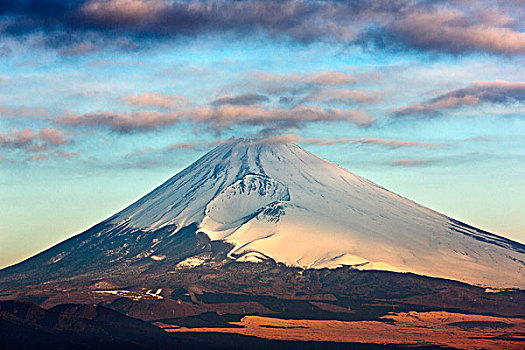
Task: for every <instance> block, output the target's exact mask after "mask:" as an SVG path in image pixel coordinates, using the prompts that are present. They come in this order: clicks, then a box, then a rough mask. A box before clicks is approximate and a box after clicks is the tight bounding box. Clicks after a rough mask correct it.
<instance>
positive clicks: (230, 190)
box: [111, 139, 525, 288]
mask: <svg viewBox="0 0 525 350" xmlns="http://www.w3.org/2000/svg"><path fill="white" fill-rule="evenodd" d="M111 223H113V224H115V225H121V226H123V227H127V228H132V229H138V230H143V231H152V230H157V229H159V228H162V227H165V226H167V225H175V226H176V227H177V228H182V227H185V226H188V225H190V224H197V226H198V229H199V231H201V232H204V233H206V234H207V235H208V236H209V237H210V238H211V239H212V240H225V241H227V242H229V243H232V244H233V245H234V248H233V250H232V251H231V252H230V254H229V256H230V257H231V258H233V259H237V260H239V261H260V260H263V259H265V258H273V259H274V260H275V261H277V262H282V263H285V264H287V265H290V266H299V267H303V268H324V267H329V268H333V267H337V266H341V265H353V266H355V267H356V268H360V269H380V270H390V271H398V272H414V273H418V274H423V275H428V276H434V277H444V278H450V279H456V280H461V281H465V282H469V283H474V284H484V285H488V286H494V287H519V288H523V287H525V262H524V261H525V247H524V246H523V245H521V244H519V243H517V242H513V241H511V240H507V239H505V238H503V237H499V236H496V235H493V234H490V233H487V232H484V231H481V230H478V229H476V228H473V227H470V226H468V225H466V224H463V223H461V222H459V221H456V220H453V219H451V218H449V217H447V216H445V215H442V214H439V213H437V212H435V211H433V210H431V209H428V208H425V207H423V206H420V205H418V204H416V203H414V202H412V201H410V200H408V199H406V198H403V197H401V196H398V195H396V194H394V193H392V192H390V191H388V190H386V189H384V188H382V187H380V186H378V185H376V184H374V183H372V182H370V181H368V180H366V179H364V178H361V177H359V176H357V175H355V174H353V173H351V172H349V171H347V170H345V169H343V168H341V167H339V166H337V165H335V164H333V163H330V162H328V161H326V160H324V159H322V158H320V157H317V156H315V155H313V154H311V153H309V152H307V151H305V150H304V149H302V148H300V147H299V146H297V145H294V144H285V143H266V142H262V141H260V140H247V139H230V140H228V141H227V142H225V143H223V144H221V145H219V146H218V147H216V148H215V149H213V150H211V151H210V152H208V153H207V154H206V155H204V156H203V157H201V158H200V159H199V160H197V161H196V162H195V163H193V164H192V165H190V166H189V167H188V168H186V169H184V170H183V171H181V172H180V173H178V174H177V175H175V176H174V177H172V178H171V179H169V180H168V181H166V182H165V183H164V184H162V185H161V186H159V187H158V188H157V189H155V190H154V191H152V192H151V193H149V194H148V195H146V196H144V197H143V198H142V199H140V200H139V201H137V202H136V203H134V204H132V205H130V206H129V207H128V208H126V209H124V210H123V211H121V212H120V213H118V214H116V215H115V216H113V217H112V218H111ZM159 244H162V242H159ZM502 271H505V272H504V273H502Z"/></svg>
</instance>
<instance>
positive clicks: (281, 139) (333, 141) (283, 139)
mask: <svg viewBox="0 0 525 350" xmlns="http://www.w3.org/2000/svg"><path fill="white" fill-rule="evenodd" d="M260 141H261V142H268V143H300V144H303V145H319V146H334V145H342V144H369V145H380V146H385V147H388V148H399V147H423V148H432V147H437V146H444V145H446V144H444V143H428V142H421V141H406V140H389V139H382V138H377V137H362V138H350V137H349V138H304V137H301V136H299V135H296V134H282V135H271V136H267V137H263V138H261V139H260Z"/></svg>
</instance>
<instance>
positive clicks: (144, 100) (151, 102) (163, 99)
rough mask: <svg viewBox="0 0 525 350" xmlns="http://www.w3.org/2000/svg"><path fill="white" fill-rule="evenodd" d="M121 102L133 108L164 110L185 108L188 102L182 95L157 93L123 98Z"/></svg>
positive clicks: (145, 93)
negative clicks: (157, 108)
mask: <svg viewBox="0 0 525 350" xmlns="http://www.w3.org/2000/svg"><path fill="white" fill-rule="evenodd" d="M121 100H122V101H124V102H126V103H129V104H130V105H132V106H135V107H159V108H165V109H168V108H175V107H181V106H185V105H187V104H188V103H189V102H190V101H189V99H188V98H187V97H186V96H184V95H167V94H164V93H162V92H158V91H155V92H144V93H142V94H140V95H130V96H124V97H122V98H121Z"/></svg>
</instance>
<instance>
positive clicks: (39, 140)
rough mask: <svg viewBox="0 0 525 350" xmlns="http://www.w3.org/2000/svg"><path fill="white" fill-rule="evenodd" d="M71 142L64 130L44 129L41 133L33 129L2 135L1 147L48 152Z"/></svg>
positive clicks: (12, 131) (0, 138)
mask: <svg viewBox="0 0 525 350" xmlns="http://www.w3.org/2000/svg"><path fill="white" fill-rule="evenodd" d="M69 142H71V141H70V140H69V139H68V138H67V133H66V132H65V131H63V130H59V129H55V128H50V127H44V128H42V129H41V130H40V131H39V132H36V131H35V130H33V129H28V128H26V129H21V130H10V131H8V132H6V133H4V134H0V147H1V148H12V149H25V150H26V151H30V152H39V151H42V150H47V149H48V148H49V147H58V146H62V145H64V144H67V143H69Z"/></svg>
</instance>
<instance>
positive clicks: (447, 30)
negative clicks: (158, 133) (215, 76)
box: [0, 0, 525, 55]
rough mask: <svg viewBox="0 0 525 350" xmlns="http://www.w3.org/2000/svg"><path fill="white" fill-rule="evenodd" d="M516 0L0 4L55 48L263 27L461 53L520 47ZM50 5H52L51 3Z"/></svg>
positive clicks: (9, 20)
mask: <svg viewBox="0 0 525 350" xmlns="http://www.w3.org/2000/svg"><path fill="white" fill-rule="evenodd" d="M520 6H521V4H520V3H519V2H510V1H507V2H500V3H498V7H497V8H496V7H490V6H488V4H487V3H485V2H484V1H472V2H469V3H468V5H465V3H464V2H462V1H456V2H452V1H439V2H434V1H425V0H423V1H412V0H378V1H368V0H357V1H335V0H334V1H321V0H315V1H310V0H240V1H230V0H217V1H205V0H201V1H198V0H196V1H183V0H173V1H171V0H46V1H45V2H33V1H4V2H2V3H0V21H1V22H0V28H2V29H1V30H2V32H3V35H8V36H12V37H17V38H27V37H28V36H30V35H33V36H34V37H38V36H40V37H42V40H41V41H40V42H41V43H42V44H43V45H46V46H48V47H58V48H59V51H61V52H62V53H63V54H83V53H89V52H92V51H95V50H99V49H100V48H101V47H103V46H107V45H115V46H118V47H121V48H136V47H137V46H141V45H149V44H150V43H151V42H152V41H153V40H159V39H175V38H179V37H194V36H199V35H206V34H209V33H218V34H221V35H229V34H235V35H239V36H246V35H249V34H259V33H265V34H266V35H267V36H268V37H270V38H273V39H275V40H283V39H288V40H293V41H295V42H298V43H311V42H315V41H323V42H330V43H334V42H337V43H341V44H344V45H348V44H364V45H369V44H372V45H376V46H377V47H401V48H408V49H414V50H420V51H431V52H440V53H452V54H461V53H469V52H483V53H490V54H503V55H519V54H523V53H525V37H524V36H525V33H523V32H522V29H523V28H522V26H520V23H523V11H521V7H520ZM50 9H52V11H51V10H50Z"/></svg>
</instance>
